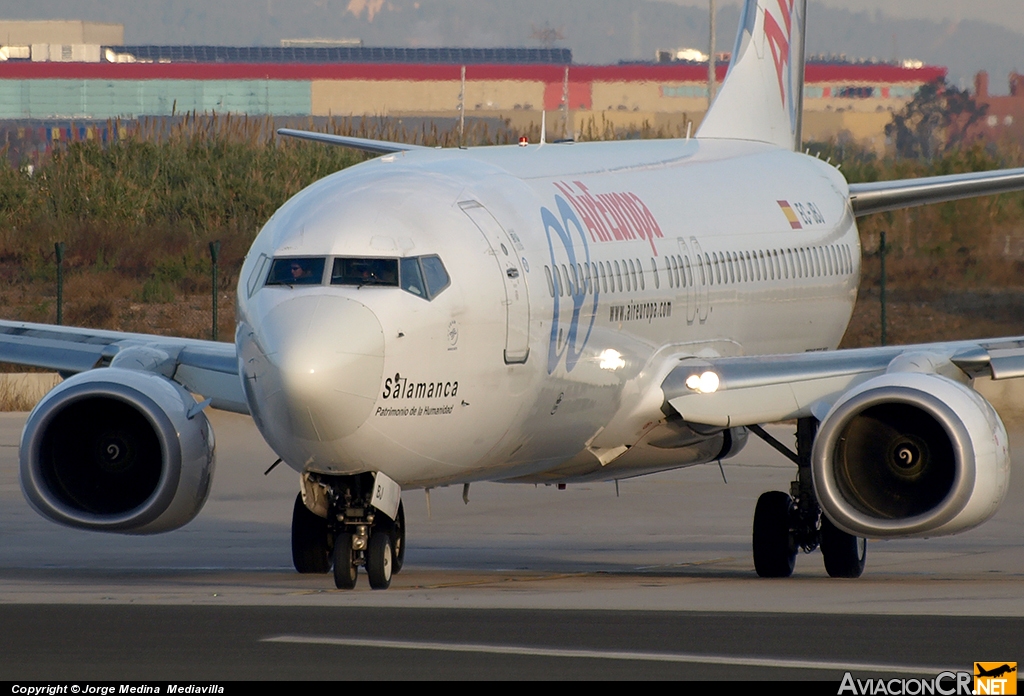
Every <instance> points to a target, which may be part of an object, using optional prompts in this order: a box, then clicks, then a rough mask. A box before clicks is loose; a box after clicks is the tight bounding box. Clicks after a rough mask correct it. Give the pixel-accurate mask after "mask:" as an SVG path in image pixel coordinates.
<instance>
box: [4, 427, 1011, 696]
mask: <svg viewBox="0 0 1024 696" xmlns="http://www.w3.org/2000/svg"><path fill="white" fill-rule="evenodd" d="M24 419H25V415H24V414H0V627H2V630H0V679H35V680H46V679H58V680H59V679H140V680H145V679H179V680H204V679H210V680H213V679H222V680H229V679H398V678H439V677H443V678H515V679H534V678H577V679H625V678H630V679H635V678H652V679H657V678H673V679H736V678H743V679H776V678H777V679H788V678H798V679H829V680H833V681H835V680H838V679H839V678H840V677H841V676H842V674H843V672H844V671H846V670H847V669H849V670H852V673H853V674H855V675H856V676H859V677H862V678H869V677H871V678H876V677H880V676H887V675H888V676H900V675H904V676H908V675H913V676H923V675H925V674H928V673H930V671H933V670H936V669H944V668H956V669H965V670H969V669H970V668H971V666H972V665H971V663H972V662H974V661H982V660H984V661H993V660H1007V661H1014V660H1018V659H1020V658H1021V657H1024V550H1022V548H1021V530H1022V529H1024V524H1022V523H1024V505H1022V503H1024V471H1021V467H1022V464H1024V456H1022V455H1024V437H1022V435H1024V428H1020V427H1018V426H1013V427H1011V441H1012V444H1013V445H1015V446H1016V449H1017V450H1018V451H1019V452H1020V453H1021V454H1019V455H1015V458H1014V466H1015V479H1014V481H1013V483H1012V484H1011V491H1010V494H1009V496H1008V499H1007V501H1006V503H1004V505H1003V508H1002V509H1001V510H1000V512H999V513H998V514H997V516H996V517H995V518H994V519H993V520H991V521H989V522H988V523H987V524H985V525H983V526H982V527H980V528H978V529H976V530H972V531H970V532H966V533H964V534H961V535H958V536H955V537H947V538H942V539H933V540H916V541H901V542H885V543H881V542H872V543H870V544H869V549H868V567H867V571H866V572H865V574H864V576H863V577H862V578H860V579H858V580H833V579H830V578H828V577H827V576H826V574H825V572H824V568H823V566H822V563H821V557H820V554H817V553H815V554H811V555H804V556H801V557H800V558H799V559H798V561H797V570H796V573H795V575H794V577H793V578H790V579H788V580H762V579H759V578H757V577H756V576H755V574H754V572H753V562H752V560H751V558H750V524H751V516H752V513H753V508H754V503H755V502H756V499H757V496H758V495H759V494H760V493H761V492H763V491H765V490H786V489H788V486H789V481H790V479H791V478H792V475H793V470H792V467H791V465H789V464H788V463H787V462H786V461H785V460H783V459H782V458H781V457H780V456H779V455H777V454H775V453H774V452H773V451H771V450H770V449H769V448H767V447H766V446H764V445H762V444H761V443H760V442H759V441H756V440H753V439H752V441H751V444H750V445H749V446H748V448H747V449H746V450H745V451H744V452H743V453H742V454H741V455H740V457H738V458H737V459H736V460H733V461H731V462H726V464H725V466H724V473H725V477H726V479H727V480H728V483H725V482H723V478H722V473H721V472H720V471H719V469H718V467H717V466H704V467H696V468H693V469H689V470H683V471H676V472H669V473H665V474H659V475H655V476H648V477H643V478H640V479H636V480H629V481H622V482H620V484H619V490H618V495H617V494H616V489H615V486H614V485H613V484H610V483H608V484H588V485H580V486H572V485H570V486H569V487H568V488H567V490H564V491H559V490H557V489H556V488H554V487H543V486H541V487H533V486H510V485H499V484H474V485H473V487H472V488H471V490H470V493H469V498H470V501H469V504H468V505H467V504H464V503H463V501H462V490H461V488H448V489H439V490H435V491H432V493H431V495H430V505H429V508H430V510H429V514H428V505H427V500H426V496H425V494H424V493H423V492H422V491H410V492H407V494H406V497H405V504H406V514H407V522H408V526H409V532H408V555H407V558H406V568H405V570H403V572H402V573H401V574H400V575H397V576H396V577H395V578H394V581H393V583H392V587H391V589H390V590H388V591H384V592H376V591H372V590H370V589H369V586H368V583H367V582H366V578H365V576H361V577H360V579H359V584H358V586H357V588H356V590H354V591H350V592H343V591H338V590H335V589H334V587H333V582H332V580H331V578H330V577H328V576H300V575H298V574H296V573H295V572H294V571H292V570H291V561H290V556H289V542H288V538H289V521H290V514H291V506H292V502H293V501H294V497H295V493H296V491H297V480H296V479H297V475H296V474H294V472H290V471H287V470H285V469H283V468H278V469H276V470H274V471H273V472H271V474H270V475H269V476H264V475H263V472H264V470H265V469H266V468H267V467H268V466H269V465H270V464H271V463H272V462H273V460H274V458H275V457H274V455H273V454H272V453H271V452H270V450H269V449H268V448H267V447H266V446H265V445H264V444H263V443H262V441H261V440H260V439H259V436H258V434H256V432H255V429H254V428H253V427H252V424H251V423H250V422H249V421H248V419H246V418H242V417H238V416H234V415H231V414H215V416H214V427H215V428H216V431H217V438H218V457H219V459H218V471H217V476H216V478H215V481H214V489H213V492H212V495H211V499H210V501H209V502H208V504H207V506H206V509H205V510H204V511H203V513H202V514H201V515H200V516H199V518H197V520H195V521H194V522H192V523H191V524H189V525H188V526H186V527H185V528H184V529H182V530H179V531H177V532H172V533H170V534H165V535H159V536H154V537H131V536H119V535H101V534H95V533H89V532H80V531H75V530H69V529H64V528H62V527H59V526H57V525H54V524H52V523H50V522H48V521H46V520H44V519H42V518H40V517H39V516H38V515H36V514H35V513H34V512H33V511H32V510H31V509H30V508H29V507H28V505H27V504H26V503H25V502H24V499H23V498H22V496H21V492H20V488H19V485H18V481H17V443H18V439H19V436H20V430H21V427H22V425H23V423H24ZM774 432H775V433H776V434H777V436H779V437H780V438H786V437H788V435H787V431H786V429H785V428H776V429H775V430H774ZM932 676H934V674H933V675H932Z"/></svg>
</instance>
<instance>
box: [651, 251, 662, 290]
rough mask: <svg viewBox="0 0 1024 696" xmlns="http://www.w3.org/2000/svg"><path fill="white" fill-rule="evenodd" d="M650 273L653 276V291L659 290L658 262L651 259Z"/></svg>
mask: <svg viewBox="0 0 1024 696" xmlns="http://www.w3.org/2000/svg"><path fill="white" fill-rule="evenodd" d="M651 273H653V274H654V289H655V290H658V289H660V288H661V276H660V275H658V262H657V261H656V260H654V259H651Z"/></svg>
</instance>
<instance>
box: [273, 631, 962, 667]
mask: <svg viewBox="0 0 1024 696" xmlns="http://www.w3.org/2000/svg"><path fill="white" fill-rule="evenodd" d="M260 642H261V643H290V644H293V645H334V646H339V647H348V648H385V649H392V650H430V651H435V652H455V653H483V654H488V655H521V656H525V657H562V658H572V659H580V658H582V659H593V660H625V661H630V662H675V663H683V664H704V665H724V666H729V667H771V668H777V669H809V670H827V671H837V672H880V673H885V674H894V673H909V674H939V673H940V672H945V671H957V670H958V669H961V668H953V667H926V666H922V665H881V664H872V663H865V662H833V661H829V660H792V659H785V658H771V657H753V656H743V655H698V654H693V653H661V652H635V651H626V650H576V649H566V648H544V647H528V646H523V645H486V644H482V643H439V642H431V641H413V640H380V639H374V638H342V637H331V636H273V637H270V638H263V639H261V640H260ZM961 671H962V669H961Z"/></svg>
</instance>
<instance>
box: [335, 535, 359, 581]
mask: <svg viewBox="0 0 1024 696" xmlns="http://www.w3.org/2000/svg"><path fill="white" fill-rule="evenodd" d="M354 560H355V559H354V557H353V553H352V533H351V532H342V533H340V534H338V536H337V537H336V538H335V539H334V586H335V587H337V588H338V589H339V590H351V589H352V588H354V587H355V586H356V579H357V575H356V572H357V571H358V568H357V567H356V565H355V563H354V562H353V561H354Z"/></svg>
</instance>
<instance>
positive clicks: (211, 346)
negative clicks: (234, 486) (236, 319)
mask: <svg viewBox="0 0 1024 696" xmlns="http://www.w3.org/2000/svg"><path fill="white" fill-rule="evenodd" d="M130 348H136V349H139V350H133V351H128V349H130ZM118 356H120V357H118ZM0 362H7V363H13V364H16V365H28V366H32V367H41V368H45V369H48V370H55V371H57V372H60V373H61V374H63V375H65V376H67V375H71V374H76V373H79V372H85V371H86V370H91V369H93V368H97V367H110V366H112V365H113V366H117V367H127V368H129V369H139V370H145V371H149V372H156V373H159V374H162V375H164V376H165V377H167V378H169V379H172V380H174V381H175V382H177V383H179V384H181V385H182V386H183V387H185V388H186V389H188V390H189V391H191V392H193V393H195V394H201V395H202V396H203V397H205V398H207V399H211V406H213V407H214V408H219V409H223V410H227V411H235V412H236V413H248V412H249V407H248V404H247V403H246V400H245V394H244V392H243V390H242V383H241V381H240V380H239V377H238V356H237V354H236V352H235V346H234V344H232V343H220V342H217V341H202V340H197V339H188V338H172V337H167V336H154V335H151V334H133V333H122V332H119V331H100V330H93V329H80V328H74V327H70V326H52V325H49V324H29V323H24V322H13V321H0Z"/></svg>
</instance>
